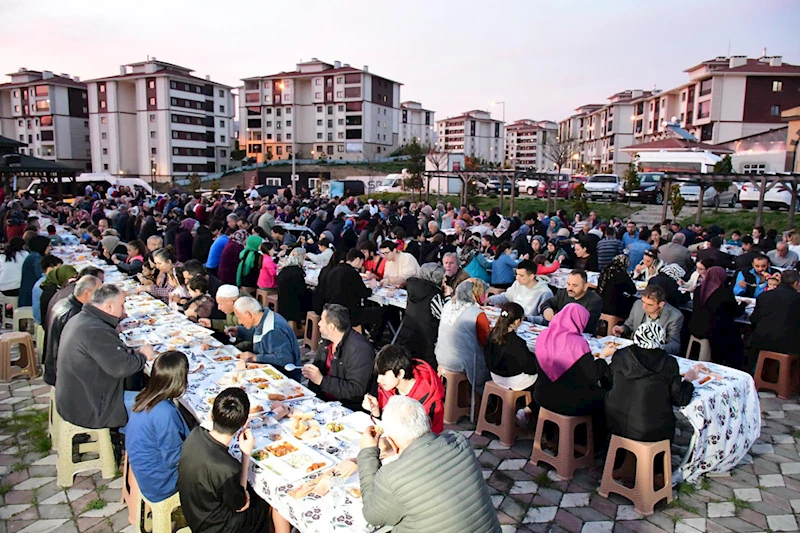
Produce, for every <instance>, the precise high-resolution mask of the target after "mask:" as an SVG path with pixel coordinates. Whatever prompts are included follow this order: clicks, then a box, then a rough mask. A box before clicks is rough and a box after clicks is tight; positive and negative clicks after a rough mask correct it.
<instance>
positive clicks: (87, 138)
mask: <svg viewBox="0 0 800 533" xmlns="http://www.w3.org/2000/svg"><path fill="white" fill-rule="evenodd" d="M20 137H22V135H20ZM85 140H86V142H87V143H88V142H89V136H88V135H87V136H86V139H85Z"/></svg>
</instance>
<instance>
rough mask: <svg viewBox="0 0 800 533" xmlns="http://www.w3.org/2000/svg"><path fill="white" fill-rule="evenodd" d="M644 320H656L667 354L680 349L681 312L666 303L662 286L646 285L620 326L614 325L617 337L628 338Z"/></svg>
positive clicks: (674, 352)
mask: <svg viewBox="0 0 800 533" xmlns="http://www.w3.org/2000/svg"><path fill="white" fill-rule="evenodd" d="M646 322H658V323H659V324H660V325H661V327H662V328H663V329H664V332H665V334H666V342H664V344H663V345H662V346H661V349H662V350H665V351H666V352H667V353H669V354H673V355H674V354H677V353H678V352H680V349H681V328H682V327H683V314H682V313H681V312H680V311H678V310H677V309H675V308H674V307H672V306H671V305H669V304H668V303H667V295H666V293H665V292H664V289H663V287H661V286H659V285H648V286H647V287H645V288H644V290H643V291H642V297H641V298H640V299H639V300H637V301H636V302H634V304H633V309H631V314H630V316H628V319H627V320H626V321H625V324H624V325H622V326H614V329H613V333H614V335H616V336H617V337H626V338H629V337H630V336H631V335H633V333H634V332H635V331H636V330H637V329H638V328H639V326H641V325H642V324H644V323H646Z"/></svg>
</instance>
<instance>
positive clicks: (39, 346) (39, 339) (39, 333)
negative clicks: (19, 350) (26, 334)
mask: <svg viewBox="0 0 800 533" xmlns="http://www.w3.org/2000/svg"><path fill="white" fill-rule="evenodd" d="M33 343H34V345H35V346H36V354H37V355H38V356H39V361H41V362H42V363H43V362H44V328H43V327H42V325H41V324H37V325H36V337H34V339H33Z"/></svg>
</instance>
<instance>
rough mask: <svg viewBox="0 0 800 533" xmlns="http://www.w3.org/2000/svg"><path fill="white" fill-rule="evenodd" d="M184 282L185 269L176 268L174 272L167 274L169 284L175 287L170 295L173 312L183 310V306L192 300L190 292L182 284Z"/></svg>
mask: <svg viewBox="0 0 800 533" xmlns="http://www.w3.org/2000/svg"><path fill="white" fill-rule="evenodd" d="M183 280H184V277H183V269H182V268H179V267H175V268H174V269H173V272H167V282H168V283H169V285H170V286H172V287H174V288H173V289H172V291H170V293H169V298H168V299H169V306H170V308H171V309H172V310H173V311H181V310H183V305H185V304H186V302H187V301H188V300H189V299H190V298H191V295H190V294H189V290H188V289H187V288H186V286H185V285H183V284H182V283H181V281H183Z"/></svg>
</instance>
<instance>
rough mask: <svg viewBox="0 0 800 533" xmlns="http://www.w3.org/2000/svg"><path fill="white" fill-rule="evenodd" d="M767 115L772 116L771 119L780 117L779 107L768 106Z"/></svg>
mask: <svg viewBox="0 0 800 533" xmlns="http://www.w3.org/2000/svg"><path fill="white" fill-rule="evenodd" d="M769 114H770V115H772V116H773V117H779V116H781V106H779V105H773V106H770V108H769Z"/></svg>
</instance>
